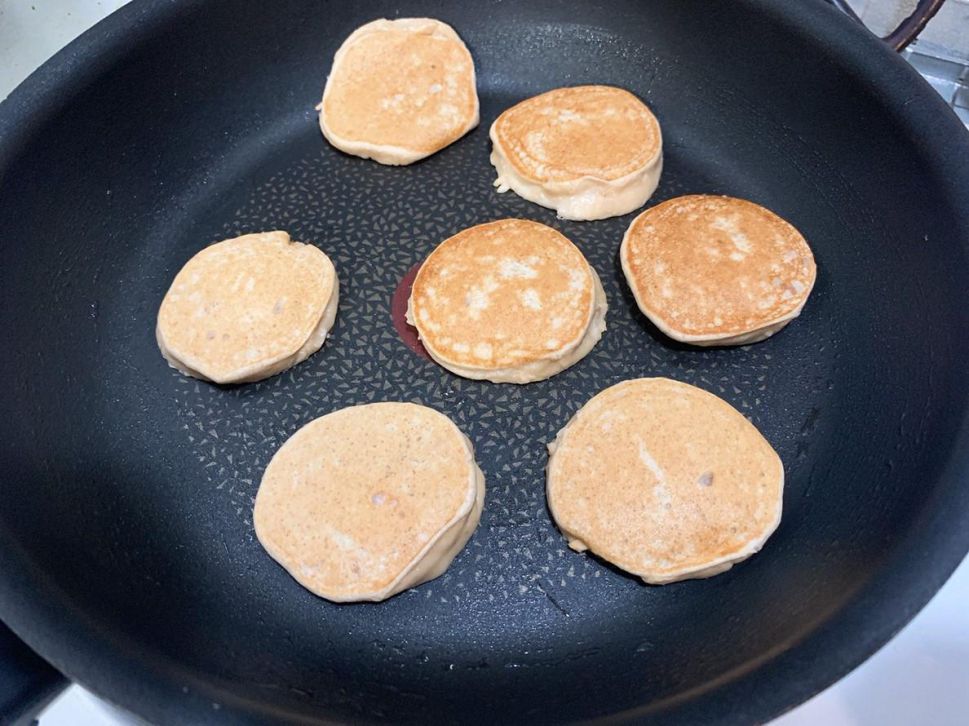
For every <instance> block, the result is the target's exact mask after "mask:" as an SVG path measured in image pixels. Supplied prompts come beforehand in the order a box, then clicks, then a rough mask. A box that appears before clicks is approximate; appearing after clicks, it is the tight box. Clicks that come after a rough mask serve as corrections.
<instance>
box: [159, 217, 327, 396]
mask: <svg viewBox="0 0 969 726" xmlns="http://www.w3.org/2000/svg"><path fill="white" fill-rule="evenodd" d="M339 297H340V294H339V281H338V280H337V276H336V270H335V269H334V267H333V263H332V262H330V258H329V257H327V256H326V255H325V254H324V253H323V252H322V251H320V250H319V249H318V248H316V247H314V246H313V245H308V244H303V243H301V242H292V241H290V238H289V235H288V234H287V233H286V232H262V233H258V234H247V235H243V236H242V237H236V238H234V239H228V240H225V241H223V242H218V243H216V244H214V245H211V246H209V247H206V248H205V249H204V250H202V251H201V252H199V253H198V254H196V255H195V256H194V257H193V258H192V259H190V260H189V261H188V262H186V263H185V266H184V267H183V268H182V269H181V271H179V273H178V274H177V275H176V276H175V280H174V281H173V282H172V285H171V287H170V288H169V290H168V292H167V293H166V294H165V298H164V300H162V304H161V308H160V309H159V311H158V325H157V327H156V330H155V333H156V337H157V338H158V347H159V349H160V350H161V352H162V355H163V356H165V358H166V360H168V362H169V364H170V365H171V366H172V367H173V368H177V369H178V370H179V371H181V372H182V373H184V374H185V375H189V376H193V377H195V378H200V379H202V380H204V381H213V382H215V383H248V382H251V381H258V380H260V379H263V378H268V377H269V376H272V375H275V374H277V373H279V372H280V371H283V370H285V369H287V368H289V367H290V366H294V365H296V364H297V363H300V362H302V361H304V360H306V358H308V357H309V356H310V355H312V354H313V353H315V352H316V351H318V350H319V349H320V347H321V346H322V345H323V341H324V340H326V336H327V333H329V331H330V328H332V327H333V321H334V320H335V319H336V310H337V304H338V301H339Z"/></svg>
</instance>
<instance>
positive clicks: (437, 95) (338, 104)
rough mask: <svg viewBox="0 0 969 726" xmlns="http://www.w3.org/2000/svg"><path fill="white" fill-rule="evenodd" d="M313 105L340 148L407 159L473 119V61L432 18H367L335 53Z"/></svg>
mask: <svg viewBox="0 0 969 726" xmlns="http://www.w3.org/2000/svg"><path fill="white" fill-rule="evenodd" d="M317 109H318V110H319V112H320V128H321V129H322V130H323V135H324V136H325V137H326V139H327V141H329V142H330V143H331V144H333V145H334V146H335V147H336V148H338V149H340V150H341V151H345V152H346V153H348V154H353V155H354V156H362V157H363V158H364V159H373V160H374V161H378V162H380V163H381V164H394V165H398V164H411V163H413V162H415V161H417V160H418V159H423V158H424V157H426V156H430V155H431V154H433V153H434V152H436V151H440V150H441V149H443V148H444V147H445V146H447V145H448V144H451V143H453V142H454V141H457V140H458V139H459V138H461V137H462V136H464V135H465V134H466V133H467V132H468V131H470V130H471V129H473V128H474V127H475V126H477V125H478V93H477V89H476V88H475V74H474V61H473V60H472V58H471V53H469V52H468V49H467V46H465V45H464V42H463V41H462V40H461V38H460V37H458V34H457V33H455V32H454V29H453V28H452V27H451V26H450V25H447V24H445V23H442V22H441V21H439V20H432V19H430V18H401V19H399V20H374V21H373V22H371V23H367V24H366V25H364V26H361V27H360V28H357V30H355V31H354V32H353V33H351V34H350V37H349V38H347V39H346V40H345V41H344V42H343V45H341V46H340V49H339V50H338V51H337V52H336V56H334V58H333V68H332V69H331V70H330V75H329V77H328V78H327V79H326V88H325V89H324V91H323V100H322V101H321V102H320V104H319V105H318V106H317Z"/></svg>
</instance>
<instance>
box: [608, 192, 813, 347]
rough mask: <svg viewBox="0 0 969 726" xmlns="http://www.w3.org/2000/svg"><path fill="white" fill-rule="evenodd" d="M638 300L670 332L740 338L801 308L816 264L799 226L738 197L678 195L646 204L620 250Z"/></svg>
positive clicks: (771, 328)
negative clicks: (657, 202) (665, 200)
mask: <svg viewBox="0 0 969 726" xmlns="http://www.w3.org/2000/svg"><path fill="white" fill-rule="evenodd" d="M619 258H620V261H621V262H622V269H623V272H624V273H625V274H626V281H627V282H628V283H629V287H630V288H632V291H633V294H634V295H635V297H636V302H637V303H638V304H639V309H640V310H642V311H643V313H645V315H646V316H647V317H648V318H649V319H650V320H651V321H653V323H654V324H655V325H656V327H658V328H659V329H660V330H662V331H663V332H664V333H666V334H667V335H668V336H670V337H671V338H675V339H676V340H679V341H682V342H684V343H692V344H694V345H740V344H743V343H754V342H757V341H759V340H764V339H765V338H768V337H770V336H771V335H773V334H774V333H776V332H777V331H778V330H780V329H781V328H783V327H784V326H785V325H786V324H787V323H788V322H789V321H791V320H793V319H794V318H796V317H797V316H798V315H799V314H800V312H801V309H802V308H803V307H804V303H805V302H806V301H807V298H808V295H809V294H810V293H811V288H812V287H814V278H815V275H816V268H815V265H814V256H813V255H812V254H811V248H810V247H808V244H807V242H806V241H805V240H804V238H803V237H802V236H801V234H800V233H799V232H798V231H797V230H796V229H794V227H792V226H791V225H790V224H788V223H787V222H785V221H784V220H783V219H781V218H780V217H778V216H777V215H776V214H774V213H773V212H771V211H770V210H767V209H764V208H763V207H761V206H759V205H757V204H754V203H753V202H747V201H744V200H743V199H734V198H732V197H718V196H707V195H696V196H687V197H677V198H675V199H670V200H669V201H667V202H663V203H662V204H659V205H657V206H655V207H653V208H651V209H647V210H646V211H645V212H643V213H642V214H640V215H639V216H638V217H636V219H634V220H633V222H632V224H631V225H629V229H628V230H627V231H626V235H625V237H624V238H623V241H622V247H621V248H620V253H619Z"/></svg>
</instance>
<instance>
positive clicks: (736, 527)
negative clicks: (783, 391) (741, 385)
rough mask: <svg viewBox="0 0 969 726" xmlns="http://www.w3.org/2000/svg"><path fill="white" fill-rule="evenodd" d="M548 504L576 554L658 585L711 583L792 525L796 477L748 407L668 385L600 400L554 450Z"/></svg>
mask: <svg viewBox="0 0 969 726" xmlns="http://www.w3.org/2000/svg"><path fill="white" fill-rule="evenodd" d="M549 452H550V458H549V464H548V491H547V493H548V504H549V509H550V510H551V512H552V516H553V518H554V519H555V523H556V524H557V525H558V527H559V529H560V530H562V533H563V534H564V535H565V536H566V537H567V538H568V541H569V547H571V548H572V549H574V550H578V551H580V552H581V551H584V550H586V549H588V550H591V551H592V552H594V553H595V554H596V555H598V556H600V557H602V558H603V559H605V560H608V561H609V562H611V563H613V564H614V565H616V566H618V567H621V568H622V569H623V570H625V571H626V572H630V573H632V574H634V575H636V576H638V577H641V578H642V579H643V580H644V581H645V582H648V583H651V584H657V585H660V584H665V583H668V582H675V581H677V580H684V579H688V578H696V577H709V576H711V575H716V574H718V573H720V572H724V571H725V570H728V569H730V567H731V566H732V565H733V564H735V563H737V562H740V561H741V560H744V559H746V558H747V557H749V556H750V555H752V554H754V553H755V552H757V551H758V550H760V548H761V547H762V546H763V545H764V542H765V541H766V540H767V538H768V537H769V536H770V535H771V533H772V532H773V531H774V530H775V529H776V528H777V525H778V523H779V522H780V519H781V506H782V495H783V489H784V467H783V465H782V464H781V460H780V458H779V457H778V456H777V454H776V453H775V452H774V450H773V449H772V448H771V445H770V444H769V443H768V442H767V441H766V439H764V437H763V436H761V435H760V432H758V431H757V429H756V428H755V427H754V426H753V424H751V423H750V422H749V421H748V420H747V419H746V418H744V417H743V416H742V415H741V414H740V413H739V412H738V411H737V410H736V409H734V408H733V407H732V406H730V405H729V404H728V403H726V402H725V401H723V400H722V399H720V398H717V397H716V396H714V395H713V394H712V393H707V392H706V391H703V390H701V389H699V388H695V387H694V386H690V385H687V384H685V383H678V382H677V381H671V380H669V379H666V378H640V379H638V380H631V381H625V382H623V383H619V384H617V385H615V386H612V387H610V388H607V389H606V390H604V391H602V392H601V393H599V394H598V395H597V396H595V397H594V398H593V399H592V400H590V401H589V402H588V403H587V404H586V405H585V406H583V407H582V408H581V409H580V410H579V411H578V413H576V414H575V416H574V417H573V418H572V420H571V421H569V423H568V425H566V427H565V428H563V429H562V430H561V431H560V432H559V434H558V437H557V438H556V439H555V441H554V442H553V443H552V444H550V445H549Z"/></svg>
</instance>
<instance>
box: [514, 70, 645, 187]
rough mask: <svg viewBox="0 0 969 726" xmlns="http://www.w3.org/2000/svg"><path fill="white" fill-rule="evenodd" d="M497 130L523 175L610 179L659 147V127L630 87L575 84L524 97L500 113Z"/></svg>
mask: <svg viewBox="0 0 969 726" xmlns="http://www.w3.org/2000/svg"><path fill="white" fill-rule="evenodd" d="M495 135H496V138H497V141H498V143H499V144H500V145H501V147H502V150H503V151H504V153H505V156H506V157H507V158H508V160H509V161H510V162H511V164H512V165H513V166H514V168H515V169H516V170H517V171H518V172H519V173H520V174H521V175H522V176H524V177H527V178H529V179H532V180H535V181H537V182H567V181H573V180H575V179H580V178H582V177H585V176H591V177H595V178H598V179H604V180H607V181H611V180H614V179H619V178H621V177H624V176H626V175H627V174H631V173H633V172H635V171H638V170H640V169H642V168H643V167H644V166H646V165H647V164H648V163H649V162H650V161H652V160H653V159H654V158H655V157H656V155H657V154H658V153H659V150H660V143H661V141H660V138H661V137H660V128H659V123H658V122H657V121H656V117H655V116H653V114H652V113H651V112H650V110H649V109H648V108H647V107H646V106H645V105H644V104H643V103H642V101H640V100H639V99H638V98H636V97H635V96H634V95H633V94H631V93H629V92H628V91H624V90H623V89H621V88H614V87H612V86H574V87H570V88H559V89H556V90H553V91H548V92H547V93H543V94H541V95H538V96H534V97H533V98H529V99H526V100H524V101H522V102H521V103H519V104H517V105H515V106H512V107H511V108H509V109H508V110H506V111H505V112H504V113H502V114H501V115H500V116H499V117H498V120H497V121H496V122H495Z"/></svg>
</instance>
